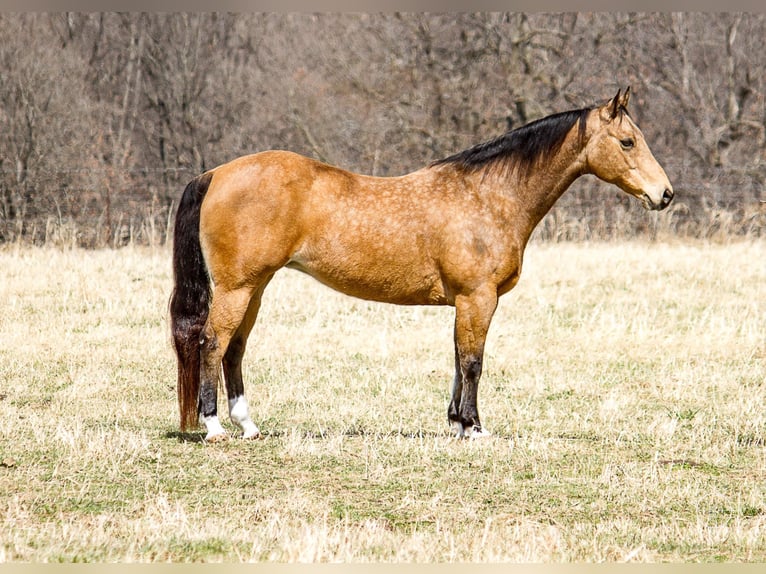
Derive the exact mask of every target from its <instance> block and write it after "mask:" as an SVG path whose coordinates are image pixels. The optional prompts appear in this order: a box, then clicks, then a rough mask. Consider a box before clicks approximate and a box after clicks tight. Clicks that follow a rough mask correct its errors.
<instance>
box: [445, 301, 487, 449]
mask: <svg viewBox="0 0 766 574" xmlns="http://www.w3.org/2000/svg"><path fill="white" fill-rule="evenodd" d="M496 308H497V289H496V288H495V287H494V286H487V287H485V288H482V289H476V290H474V291H472V292H471V293H469V294H468V295H460V296H457V297H456V298H455V378H454V382H453V389H452V401H451V402H450V406H449V410H448V417H449V419H450V422H451V424H452V426H453V428H454V429H455V430H456V434H457V436H458V437H469V438H479V437H483V436H487V435H489V433H488V432H487V431H486V430H485V429H484V428H483V427H482V425H481V421H480V419H479V407H478V397H477V396H478V391H479V379H480V378H481V372H482V363H483V360H484V343H485V341H486V338H487V331H488V330H489V324H490V322H491V321H492V316H493V314H494V312H495V309H496Z"/></svg>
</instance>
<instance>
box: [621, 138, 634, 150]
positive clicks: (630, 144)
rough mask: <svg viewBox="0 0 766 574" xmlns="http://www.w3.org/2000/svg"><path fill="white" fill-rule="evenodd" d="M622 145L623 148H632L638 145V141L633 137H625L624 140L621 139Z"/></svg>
mask: <svg viewBox="0 0 766 574" xmlns="http://www.w3.org/2000/svg"><path fill="white" fill-rule="evenodd" d="M620 145H621V146H622V147H623V149H630V148H632V147H633V146H634V145H636V142H634V141H633V138H625V139H624V140H620Z"/></svg>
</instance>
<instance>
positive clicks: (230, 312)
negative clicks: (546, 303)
mask: <svg viewBox="0 0 766 574" xmlns="http://www.w3.org/2000/svg"><path fill="white" fill-rule="evenodd" d="M629 97H630V87H628V88H627V89H626V90H625V91H624V92H622V90H618V92H617V95H616V96H615V97H613V98H611V99H609V100H608V101H606V102H605V103H603V104H600V105H598V104H597V105H593V106H590V107H586V108H582V109H577V110H570V111H565V112H560V113H556V114H553V115H549V116H547V117H543V118H541V119H538V120H536V121H533V122H531V123H528V124H526V125H524V126H522V127H520V128H518V129H515V130H512V131H508V132H506V133H505V134H503V135H501V136H499V137H496V138H495V139H492V140H490V141H486V142H484V143H480V144H478V145H475V146H474V147H471V148H470V149H466V150H465V151H461V152H459V153H456V154H454V155H451V156H449V157H447V158H445V159H441V160H438V161H435V162H433V163H431V164H430V165H428V166H426V167H424V168H422V169H419V170H417V171H414V172H412V173H409V174H407V175H402V176H397V177H373V176H367V175H360V174H356V173H352V172H349V171H346V170H344V169H341V168H338V167H334V166H332V165H328V164H326V163H323V162H319V161H316V160H314V159H310V158H308V157H304V156H302V155H298V154H295V153H292V152H289V151H283V150H271V151H262V152H260V153H255V154H251V155H245V156H241V157H239V158H236V159H233V160H232V161H230V162H228V163H225V164H222V165H220V166H218V167H215V168H213V169H210V170H209V171H206V172H204V173H202V174H200V175H198V176H196V177H195V178H193V179H192V180H191V181H190V182H189V183H188V185H187V186H186V188H185V189H184V192H183V194H182V196H181V199H180V201H179V205H178V208H177V212H176V218H175V223H174V230H173V252H172V262H173V263H172V264H173V278H174V286H173V291H172V294H171V298H170V303H169V311H170V322H171V335H172V339H173V345H174V349H175V352H176V356H177V363H178V380H177V391H178V406H179V411H180V427H181V431H182V432H185V431H186V430H187V429H189V428H193V427H195V426H196V425H197V424H199V423H200V422H201V423H204V425H205V428H206V431H207V433H206V435H205V437H204V440H205V441H207V442H215V441H218V440H223V439H227V438H228V434H227V433H226V431H225V430H224V428H223V426H222V425H221V423H220V421H219V418H218V414H217V392H218V383H219V380H220V376H221V370H223V380H224V381H225V387H226V394H227V397H228V407H229V417H230V420H231V421H232V423H234V424H235V425H236V426H237V427H239V429H240V430H241V431H242V434H241V436H242V437H243V438H248V439H250V438H259V437H260V436H261V433H260V430H259V429H258V427H257V426H256V424H255V423H254V422H253V420H252V418H251V417H250V413H249V406H248V402H247V400H246V398H245V393H244V384H243V379H242V356H243V354H244V352H245V347H246V343H247V339H248V335H249V334H250V331H251V329H252V328H253V325H254V323H255V321H256V317H257V315H258V310H259V307H260V304H261V297H262V295H263V293H264V290H265V288H266V286H267V285H268V283H269V281H270V280H271V279H272V277H273V276H274V274H275V273H276V272H277V271H278V270H280V269H281V268H283V267H287V268H292V269H297V270H299V271H302V272H304V273H307V274H309V275H311V276H312V277H314V278H315V279H317V280H318V281H320V282H321V283H323V284H325V285H327V286H329V287H331V288H332V289H335V290H337V291H340V292H342V293H345V294H347V295H350V296H353V297H358V298H361V299H366V300H371V301H380V302H387V303H393V304H398V305H450V306H453V307H454V308H455V321H454V350H455V374H454V378H453V380H452V394H451V399H450V402H449V406H448V408H447V420H448V423H449V425H450V426H451V427H452V429H453V432H454V434H455V436H456V437H464V438H479V437H482V436H487V435H488V434H489V432H488V431H487V430H486V429H485V428H484V427H483V426H482V424H481V421H480V419H479V411H478V402H477V394H478V387H479V379H480V377H481V374H482V368H483V355H484V343H485V339H486V336H487V330H488V329H489V326H490V322H491V320H492V316H493V314H494V312H495V309H496V307H497V303H498V298H499V297H500V296H501V295H504V294H505V293H507V292H508V291H510V290H511V289H513V287H514V286H515V285H516V283H517V282H518V280H519V276H520V273H521V266H522V259H523V256H524V250H525V247H526V245H527V242H528V240H529V238H530V235H531V234H532V231H533V230H534V228H535V226H536V225H537V224H538V223H539V222H540V220H541V219H542V218H543V216H544V215H545V214H546V213H547V212H548V211H549V210H550V209H551V207H552V206H553V205H554V203H555V202H556V201H557V200H558V198H559V197H561V195H562V194H563V193H564V192H565V191H566V190H567V188H568V187H569V186H570V185H571V184H572V182H574V181H575V180H576V179H577V178H578V177H580V176H582V175H585V174H592V175H594V176H596V177H597V178H600V179H601V180H603V181H605V182H607V183H610V184H614V185H615V186H617V187H618V188H620V189H621V190H623V191H624V192H626V193H627V194H629V195H631V196H633V197H635V198H637V199H638V200H639V201H640V202H641V203H642V204H643V206H644V208H646V209H647V210H662V209H665V208H666V207H668V205H669V204H670V202H671V201H672V199H673V188H672V186H671V184H670V181H669V180H668V177H667V175H666V174H665V171H664V170H663V168H662V167H661V166H660V164H659V163H658V162H657V160H656V159H655V157H654V156H653V154H652V152H651V151H650V149H649V147H648V145H647V143H646V141H645V139H644V136H643V134H642V132H641V131H640V129H639V128H638V126H637V125H636V123H635V122H634V121H633V119H632V117H631V115H630V113H629V112H628V109H627V106H628V100H629Z"/></svg>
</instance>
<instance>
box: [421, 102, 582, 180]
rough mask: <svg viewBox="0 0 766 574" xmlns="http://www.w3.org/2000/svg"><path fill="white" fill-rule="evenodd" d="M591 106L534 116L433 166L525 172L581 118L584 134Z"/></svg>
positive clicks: (558, 144)
mask: <svg viewBox="0 0 766 574" xmlns="http://www.w3.org/2000/svg"><path fill="white" fill-rule="evenodd" d="M590 110H591V108H583V109H580V110H570V111H568V112H561V113H558V114H553V115H551V116H547V117H545V118H542V119H539V120H535V121H533V122H531V123H529V124H526V125H524V126H522V127H520V128H518V129H515V130H512V131H509V132H506V133H504V134H503V135H501V136H500V137H497V138H495V139H493V140H490V141H488V142H484V143H481V144H479V145H476V146H474V147H472V148H469V149H467V150H465V151H461V152H459V153H456V154H454V155H451V156H449V157H447V158H444V159H442V160H438V161H435V162H434V163H432V164H431V165H432V166H438V165H447V164H450V165H454V166H456V167H458V168H460V169H462V170H464V171H468V172H475V171H479V170H481V169H484V168H488V169H489V168H492V169H500V170H501V171H502V172H503V173H505V174H510V173H511V172H513V171H514V170H519V172H521V173H526V172H527V171H528V170H529V169H531V168H532V167H533V166H535V165H536V164H537V163H538V162H540V161H541V160H543V159H544V158H545V157H547V156H550V155H551V154H554V153H556V152H557V151H558V150H559V148H560V147H561V144H563V143H564V138H566V135H567V134H568V133H569V130H570V129H572V127H573V126H574V125H575V123H577V122H579V128H578V129H579V137H580V140H581V141H582V138H583V137H584V135H585V121H586V119H587V117H588V113H589V112H590Z"/></svg>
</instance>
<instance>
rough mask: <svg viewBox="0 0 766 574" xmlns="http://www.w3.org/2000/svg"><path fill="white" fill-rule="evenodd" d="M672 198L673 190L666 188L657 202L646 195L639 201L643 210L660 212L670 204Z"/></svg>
mask: <svg viewBox="0 0 766 574" xmlns="http://www.w3.org/2000/svg"><path fill="white" fill-rule="evenodd" d="M673 197H675V193H673V189H672V188H670V187H666V188H665V190H664V191H663V192H662V195H661V196H660V198H659V200H654V199H653V198H652V197H651V196H650V195H649V194H648V193H644V194H642V195H641V196H640V197H639V199H640V200H641V203H643V204H644V208H646V209H648V210H650V211H662V210H663V209H665V208H666V207H668V206H669V205H670V204H671V202H672V201H673Z"/></svg>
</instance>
